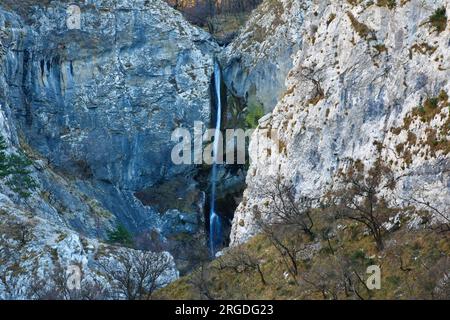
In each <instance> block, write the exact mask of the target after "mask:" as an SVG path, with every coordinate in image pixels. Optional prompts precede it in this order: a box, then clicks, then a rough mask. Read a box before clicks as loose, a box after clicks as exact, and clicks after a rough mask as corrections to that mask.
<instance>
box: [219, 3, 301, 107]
mask: <svg viewBox="0 0 450 320" xmlns="http://www.w3.org/2000/svg"><path fill="white" fill-rule="evenodd" d="M307 9H308V7H307V6H306V4H305V3H304V2H303V1H289V0H277V1H265V2H263V3H262V4H261V5H260V6H259V7H258V8H257V9H255V10H254V12H253V14H252V16H251V17H250V19H249V21H248V22H247V24H246V25H245V27H244V28H243V30H241V32H240V34H239V36H238V37H237V38H236V39H235V40H234V41H233V42H232V43H231V44H230V45H229V46H227V47H226V48H225V49H224V50H223V51H222V53H221V54H220V58H221V59H220V60H221V64H222V68H223V69H224V70H223V74H224V80H225V82H226V84H227V87H228V89H229V90H230V91H231V92H232V93H233V94H234V95H235V96H237V97H239V98H243V99H245V100H246V102H247V104H249V105H252V104H258V105H261V106H263V108H264V110H265V111H266V112H270V111H272V110H273V108H274V107H275V105H276V104H277V101H278V100H279V99H280V98H281V96H282V95H283V93H284V92H285V91H286V84H285V80H286V76H287V74H288V72H289V71H290V70H291V69H292V67H293V55H294V54H295V53H296V52H297V51H298V50H299V49H300V48H301V45H302V42H303V34H302V33H299V32H298V30H299V28H300V27H301V26H302V25H303V22H304V18H305V12H306V10H307Z"/></svg>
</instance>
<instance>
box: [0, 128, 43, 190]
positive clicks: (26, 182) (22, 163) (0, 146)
mask: <svg viewBox="0 0 450 320" xmlns="http://www.w3.org/2000/svg"><path fill="white" fill-rule="evenodd" d="M6 149H7V145H6V141H5V138H4V137H3V136H1V135H0V180H5V183H6V185H7V186H9V187H10V188H11V190H13V191H14V192H16V193H18V194H19V195H20V196H21V197H23V198H28V197H29V196H30V195H31V192H30V191H31V190H34V189H36V187H37V183H36V181H35V180H34V179H33V178H32V177H31V176H30V174H31V171H30V170H29V169H28V168H29V167H30V166H31V164H32V162H31V161H30V160H29V159H28V158H27V157H26V156H25V155H23V154H10V155H8V154H6Z"/></svg>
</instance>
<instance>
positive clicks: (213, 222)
mask: <svg viewBox="0 0 450 320" xmlns="http://www.w3.org/2000/svg"><path fill="white" fill-rule="evenodd" d="M221 84H222V74H221V71H220V66H219V63H218V62H217V61H215V63H214V86H215V95H216V127H215V133H214V145H213V166H212V173H211V205H210V208H211V209H210V212H209V247H210V251H211V255H212V256H213V257H214V255H215V254H216V249H217V246H218V245H220V241H221V229H222V226H221V221H220V217H219V215H218V214H217V213H216V188H217V156H218V154H219V146H220V144H219V137H220V126H221V118H222V101H221V90H220V89H221Z"/></svg>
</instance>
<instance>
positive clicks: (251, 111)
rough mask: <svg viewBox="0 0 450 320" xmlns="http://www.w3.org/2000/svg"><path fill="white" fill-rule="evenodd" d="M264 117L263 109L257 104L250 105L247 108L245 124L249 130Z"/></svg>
mask: <svg viewBox="0 0 450 320" xmlns="http://www.w3.org/2000/svg"><path fill="white" fill-rule="evenodd" d="M263 116H264V107H263V106H262V105H261V104H259V103H252V104H250V105H249V106H248V107H247V115H246V117H245V123H246V124H247V127H249V128H256V127H257V126H258V121H259V119H261V118H262V117H263Z"/></svg>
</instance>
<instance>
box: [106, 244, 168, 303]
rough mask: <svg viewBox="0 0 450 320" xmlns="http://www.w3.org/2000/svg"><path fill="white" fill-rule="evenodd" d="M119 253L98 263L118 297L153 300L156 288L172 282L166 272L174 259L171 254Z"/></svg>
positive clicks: (134, 251)
mask: <svg viewBox="0 0 450 320" xmlns="http://www.w3.org/2000/svg"><path fill="white" fill-rule="evenodd" d="M116 254H117V256H116V257H115V258H114V259H107V258H103V259H101V260H100V261H99V262H98V266H99V268H100V270H101V271H102V274H103V275H104V276H105V277H106V279H107V280H108V282H109V283H110V285H111V287H112V290H113V295H116V296H117V297H118V298H123V297H124V298H126V299H128V300H149V299H151V298H152V295H153V293H154V292H155V290H156V289H158V288H161V287H162V286H164V285H166V284H168V282H167V280H166V279H165V275H166V274H167V272H168V271H169V270H170V269H171V268H172V259H171V258H170V257H169V256H168V255H167V254H164V253H153V252H145V251H136V250H133V251H118V252H117V253H116Z"/></svg>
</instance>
